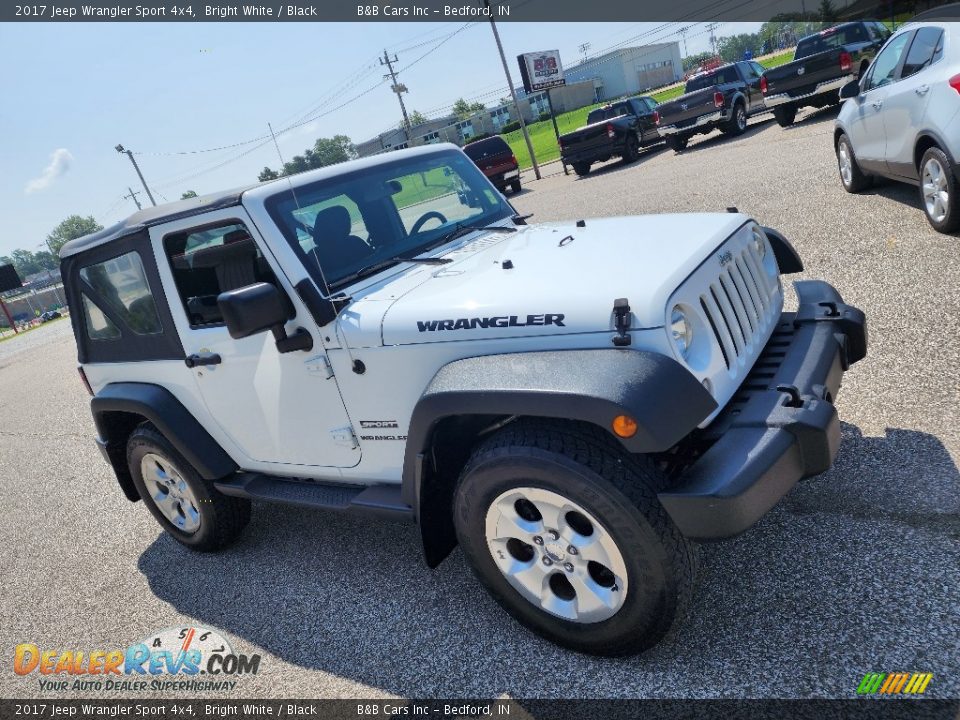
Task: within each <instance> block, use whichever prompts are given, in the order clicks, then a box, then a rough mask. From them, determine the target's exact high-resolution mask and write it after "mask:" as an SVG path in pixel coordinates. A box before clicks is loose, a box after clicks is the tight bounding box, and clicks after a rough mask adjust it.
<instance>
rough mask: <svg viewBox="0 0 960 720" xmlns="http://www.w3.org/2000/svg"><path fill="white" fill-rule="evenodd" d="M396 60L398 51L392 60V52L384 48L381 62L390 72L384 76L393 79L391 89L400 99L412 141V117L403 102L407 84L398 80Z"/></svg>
mask: <svg viewBox="0 0 960 720" xmlns="http://www.w3.org/2000/svg"><path fill="white" fill-rule="evenodd" d="M396 61H397V56H396V53H394V56H393V59H392V60H391V59H390V54H389V53H388V52H387V51H386V48H384V51H383V57H382V58H380V64H381V65H386V66H387V69H388V70H389V71H390V72H389V73H388V74H387V75H384V76H383V77H384V78H390V79H391V80H392V81H393V84H392V85H391V86H390V89H391V90H393V91H394V92H395V93H396V94H397V100H399V101H400V112H401V113H403V129H404V131H406V134H407V142H410V118H409V117H407V107H406V105H404V104H403V93H405V92H407V86H406V85H404V84H402V83H398V82H397V73H396V72H395V71H394V69H393V63H395V62H396Z"/></svg>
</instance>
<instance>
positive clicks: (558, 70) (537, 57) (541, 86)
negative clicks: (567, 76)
mask: <svg viewBox="0 0 960 720" xmlns="http://www.w3.org/2000/svg"><path fill="white" fill-rule="evenodd" d="M517 62H519V63H520V76H521V77H522V78H523V89H524V90H526V91H527V92H528V93H531V92H536V91H537V90H545V89H546V88H552V87H558V86H560V85H566V84H567V81H566V80H564V79H563V65H561V64H560V51H559V50H544V51H543V52H534V53H524V54H523V55H517Z"/></svg>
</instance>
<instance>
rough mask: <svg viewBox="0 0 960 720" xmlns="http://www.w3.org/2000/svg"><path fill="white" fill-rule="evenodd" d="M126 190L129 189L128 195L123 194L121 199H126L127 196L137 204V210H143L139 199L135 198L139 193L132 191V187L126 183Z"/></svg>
mask: <svg viewBox="0 0 960 720" xmlns="http://www.w3.org/2000/svg"><path fill="white" fill-rule="evenodd" d="M127 190H129V191H130V194H129V195H124V196H123V199H124V200H126V199H127V198H130V199H131V200H133V201H134V202H135V203H136V204H137V210H143V208H142V207H140V201H139V200H137V195H139V194H140V193H138V192H134V191H133V188H132V187H130V186H129V185H127ZM154 204H156V203H154Z"/></svg>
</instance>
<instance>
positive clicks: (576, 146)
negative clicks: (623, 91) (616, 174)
mask: <svg viewBox="0 0 960 720" xmlns="http://www.w3.org/2000/svg"><path fill="white" fill-rule="evenodd" d="M656 107H657V101H656V100H654V99H653V98H650V97H646V96H641V97H634V98H629V99H627V100H622V101H620V102H617V103H613V104H611V105H605V106H603V107H599V108H596V109H594V110H591V111H590V114H589V115H587V124H586V125H584V126H583V127H582V128H577V129H576V130H574V131H573V132H569V133H566V134H564V135H561V136H560V139H559V140H558V141H557V142H559V144H560V158H561V159H562V160H563V162H564V163H565V164H567V165H572V166H573V171H574V172H575V173H576V174H577V175H586V174H588V173H589V172H590V165H592V164H593V163H595V162H603V161H604V160H609V159H610V158H612V157H622V158H623V161H624V162H628V163H629V162H633V161H634V160H636V159H637V155H638V153H639V152H640V148H641V147H645V146H647V145H652V144H654V143H658V142H661V141H662V138H661V137H660V133H658V132H657V125H656V110H655V108H656Z"/></svg>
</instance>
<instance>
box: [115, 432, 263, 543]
mask: <svg viewBox="0 0 960 720" xmlns="http://www.w3.org/2000/svg"><path fill="white" fill-rule="evenodd" d="M127 463H128V465H129V467H130V475H131V476H132V478H133V484H134V485H135V486H136V488H137V491H138V492H139V493H140V497H141V498H142V499H143V502H144V504H145V505H146V506H147V509H148V510H149V511H150V513H151V514H152V515H153V516H154V517H155V518H156V519H157V522H159V523H160V525H161V526H162V527H163V529H164V530H166V531H167V532H168V533H169V534H170V535H171V536H172V537H173V538H174V539H175V540H176V541H177V542H179V543H181V544H183V545H186V546H187V547H188V548H190V549H191V550H199V551H201V552H210V551H214V550H220V549H222V548H225V547H226V546H227V545H229V544H231V543H232V542H233V541H234V540H236V539H237V538H238V537H239V536H240V533H241V532H243V528H245V527H246V525H247V523H248V522H250V501H249V500H244V499H243V498H235V497H230V496H228V495H224V494H223V493H221V492H220V491H219V490H217V489H216V488H215V487H214V485H213V481H212V480H206V479H204V478H203V477H201V476H200V474H199V473H198V472H197V471H196V469H194V467H193V466H192V465H191V464H190V463H189V462H187V460H186V458H184V457H183V455H181V454H180V453H179V452H178V451H177V449H176V448H175V447H173V445H172V444H171V443H170V441H169V440H167V439H166V438H165V437H164V436H163V435H161V434H160V432H159V431H158V430H157V429H156V428H155V427H154V426H153V425H151V424H150V423H144V424H142V425H140V426H139V427H138V428H137V429H136V430H134V431H133V433H131V435H130V439H129V440H128V441H127Z"/></svg>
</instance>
